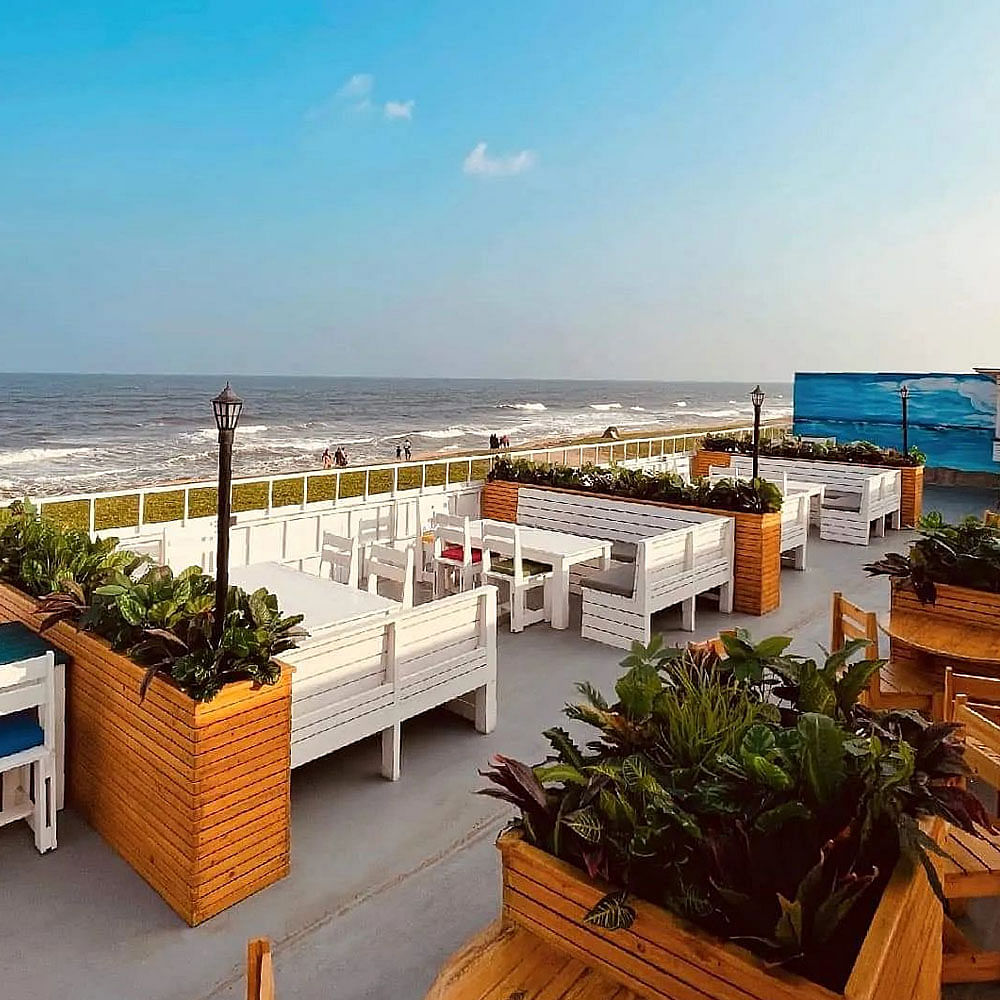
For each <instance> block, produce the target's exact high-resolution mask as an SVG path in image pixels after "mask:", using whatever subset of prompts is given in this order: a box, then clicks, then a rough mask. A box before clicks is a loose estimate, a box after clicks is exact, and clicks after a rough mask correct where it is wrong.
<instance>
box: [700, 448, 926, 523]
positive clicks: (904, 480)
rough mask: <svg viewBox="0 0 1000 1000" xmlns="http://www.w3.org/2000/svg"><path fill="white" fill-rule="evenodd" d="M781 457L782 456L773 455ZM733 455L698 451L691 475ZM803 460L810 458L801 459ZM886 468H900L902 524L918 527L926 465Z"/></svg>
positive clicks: (724, 462)
mask: <svg viewBox="0 0 1000 1000" xmlns="http://www.w3.org/2000/svg"><path fill="white" fill-rule="evenodd" d="M773 457H775V458H780V457H781V456H773ZM730 458H732V455H731V454H730V453H729V452H727V451H705V450H704V449H701V450H699V451H696V452H695V453H694V455H693V456H692V458H691V475H692V476H693V477H695V478H699V477H701V476H707V475H708V470H709V468H710V467H711V466H713V465H714V466H724V467H725V468H728V467H729V464H730V461H729V460H730ZM801 461H803V462H807V461H809V459H805V458H803V459H801ZM885 468H893V469H895V468H898V469H899V471H900V473H901V477H900V486H901V489H902V497H901V501H902V502H901V504H900V508H899V520H900V525H901V526H902V527H904V528H913V527H916V524H917V521H919V520H920V516H921V514H923V512H924V467H923V466H922V465H906V466H895V465H893V466H885Z"/></svg>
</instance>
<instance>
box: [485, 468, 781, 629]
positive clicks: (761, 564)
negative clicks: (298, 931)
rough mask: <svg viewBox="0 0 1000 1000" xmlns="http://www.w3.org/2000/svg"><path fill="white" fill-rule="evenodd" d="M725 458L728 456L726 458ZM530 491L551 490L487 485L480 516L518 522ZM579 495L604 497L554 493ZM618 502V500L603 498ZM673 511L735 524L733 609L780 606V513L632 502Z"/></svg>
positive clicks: (760, 610)
mask: <svg viewBox="0 0 1000 1000" xmlns="http://www.w3.org/2000/svg"><path fill="white" fill-rule="evenodd" d="M727 458H728V456H727ZM521 486H528V488H529V489H543V490H551V489H554V488H553V487H550V486H535V485H532V484H526V483H508V482H488V483H486V485H485V487H484V488H483V494H482V501H481V510H482V516H483V517H488V518H492V519H494V520H497V521H516V520H517V493H518V490H519V489H520V488H521ZM555 492H562V493H575V494H577V495H579V496H602V497H603V496H604V494H599V493H585V492H583V491H580V490H555ZM604 498H605V499H610V500H616V499H617V500H620V499H622V498H621V497H604ZM628 502H629V503H648V504H652V505H653V506H658V507H670V508H673V509H675V510H696V511H700V512H702V513H705V514H717V515H720V516H723V517H731V518H733V519H734V520H735V521H736V538H735V547H736V552H735V557H734V560H733V610H734V611H737V612H740V613H741V614H747V615H766V614H767V613H768V612H769V611H774V610H776V609H777V608H778V607H780V606H781V514H780V513H773V514H746V513H742V512H738V511H729V510H716V509H715V508H710V507H686V506H684V505H683V504H671V503H663V502H662V501H659V500H632V499H631V498H629V500H628Z"/></svg>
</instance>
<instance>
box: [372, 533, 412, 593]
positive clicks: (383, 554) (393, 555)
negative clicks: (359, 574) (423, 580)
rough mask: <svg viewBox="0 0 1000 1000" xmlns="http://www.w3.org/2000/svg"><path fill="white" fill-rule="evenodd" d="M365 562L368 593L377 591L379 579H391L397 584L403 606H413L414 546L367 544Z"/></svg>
mask: <svg viewBox="0 0 1000 1000" xmlns="http://www.w3.org/2000/svg"><path fill="white" fill-rule="evenodd" d="M365 564H366V565H367V567H368V593H369V594H377V593H378V582H379V580H391V581H393V582H394V583H397V584H399V587H400V590H401V592H402V597H400V601H401V602H402V604H403V607H404V608H412V607H413V568H414V547H413V546H412V545H408V546H407V547H406V548H405V549H394V548H392V547H390V546H388V545H375V544H371V545H369V546H368V550H367V555H366V557H365Z"/></svg>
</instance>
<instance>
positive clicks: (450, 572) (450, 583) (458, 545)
mask: <svg viewBox="0 0 1000 1000" xmlns="http://www.w3.org/2000/svg"><path fill="white" fill-rule="evenodd" d="M431 527H432V528H433V531H434V598H435V600H436V599H437V598H439V597H443V596H444V595H445V594H447V593H452V592H454V591H458V592H459V593H464V592H465V591H466V590H469V589H471V588H472V587H474V586H475V584H476V577H477V576H479V575H480V573H481V572H482V559H483V553H482V549H479V548H473V546H472V531H471V529H470V527H469V519H468V518H467V517H458V516H456V515H454V514H435V515H434V517H433V519H432V521H431Z"/></svg>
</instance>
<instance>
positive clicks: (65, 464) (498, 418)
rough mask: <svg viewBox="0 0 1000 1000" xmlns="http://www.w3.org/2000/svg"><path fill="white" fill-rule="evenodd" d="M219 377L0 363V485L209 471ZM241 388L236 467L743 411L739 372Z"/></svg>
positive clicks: (468, 445)
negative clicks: (715, 376)
mask: <svg viewBox="0 0 1000 1000" xmlns="http://www.w3.org/2000/svg"><path fill="white" fill-rule="evenodd" d="M224 383H225V379H224V378H219V377H215V376H176V375H171V376H168V375H2V374H0V494H2V495H3V496H5V497H8V498H10V497H17V496H22V495H25V494H36V495H53V494H65V493H77V492H94V491H99V490H110V489H119V488H125V487H133V486H141V485H153V484H156V483H164V482H172V481H175V480H181V479H212V478H214V476H215V474H216V462H217V455H218V449H217V432H216V430H215V423H214V419H213V417H212V407H211V402H210V401H211V398H212V397H213V396H214V395H215V394H216V393H217V392H218V391H219V390H220V389H221V388H222V386H223V385H224ZM233 388H234V389H235V390H236V391H237V392H238V393H239V394H240V395H241V396H242V397H243V399H244V407H243V415H242V417H241V420H240V425H239V428H238V430H237V432H236V443H235V449H234V473H235V475H237V476H246V475H262V474H268V473H278V472H292V471H296V470H302V469H312V468H319V467H320V456H321V455H322V452H323V449H324V448H327V447H328V448H330V450H331V452H332V451H334V450H335V449H336V448H337V447H342V448H344V449H345V450H346V451H347V454H348V458H349V461H350V463H351V464H352V465H356V464H359V463H362V462H389V461H392V460H394V459H395V454H396V445H397V444H399V443H401V442H402V441H403V440H404V439H405V438H407V437H408V438H409V439H410V441H411V444H412V448H413V456H414V458H416V457H419V456H421V455H426V454H429V453H436V452H453V451H467V450H469V449H482V450H484V451H485V450H487V448H488V441H489V436H490V434H491V433H496V434H507V435H509V437H510V440H511V444H512V445H515V446H516V445H518V444H524V443H527V442H533V441H538V440H542V439H549V438H557V437H568V436H573V435H584V434H593V433H600V432H602V431H603V430H604V429H605V428H606V427H607V426H609V425H611V424H614V425H615V426H617V427H618V428H619V429H620V430H622V431H641V430H642V429H643V428H648V429H649V431H650V433H651V434H652V433H653V432H654V431H657V430H659V429H661V428H662V429H677V430H680V429H683V428H688V427H701V426H712V425H716V424H719V425H722V424H729V423H733V422H742V421H746V422H748V423H749V422H750V421H751V420H752V413H753V409H752V407H751V405H750V401H749V399H748V396H747V394H748V393H749V391H750V389H751V388H752V383H745V382H645V381H643V382H616V381H541V380H528V379H524V380H520V379H519V380H506V379H499V380H492V379H374V378H322V377H316V378H303V377H274V376H254V377H241V378H237V379H235V380H234V384H233ZM762 388H763V389H764V390H765V391H766V392H767V400H766V401H765V404H764V416H765V418H772V419H774V418H788V417H790V416H791V415H792V386H791V384H790V383H780V384H774V383H772V384H766V385H763V386H762Z"/></svg>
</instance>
